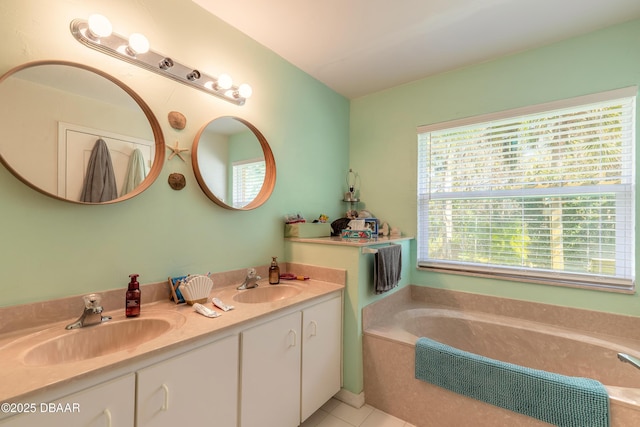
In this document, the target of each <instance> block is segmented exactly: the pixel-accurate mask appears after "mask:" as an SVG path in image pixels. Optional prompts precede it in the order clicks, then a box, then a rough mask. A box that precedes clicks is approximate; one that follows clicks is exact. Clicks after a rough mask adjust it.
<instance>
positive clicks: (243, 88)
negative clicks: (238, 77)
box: [238, 83, 253, 98]
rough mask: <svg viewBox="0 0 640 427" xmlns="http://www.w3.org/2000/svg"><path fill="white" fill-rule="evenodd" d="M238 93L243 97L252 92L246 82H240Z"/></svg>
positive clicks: (247, 96) (248, 95)
mask: <svg viewBox="0 0 640 427" xmlns="http://www.w3.org/2000/svg"><path fill="white" fill-rule="evenodd" d="M238 94H239V95H240V96H241V97H243V98H249V97H250V96H251V94H253V89H251V86H249V85H248V84H246V83H242V84H241V85H240V87H239V88H238Z"/></svg>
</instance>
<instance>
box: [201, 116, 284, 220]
mask: <svg viewBox="0 0 640 427" xmlns="http://www.w3.org/2000/svg"><path fill="white" fill-rule="evenodd" d="M191 159H192V164H193V171H194V174H195V176H196V180H197V181H198V184H199V185H200V188H201V189H202V191H203V192H204V193H205V194H206V196H207V197H208V198H209V199H211V200H212V201H213V202H214V203H216V204H217V205H219V206H221V207H223V208H225V209H231V210H251V209H255V208H257V207H259V206H261V205H262V204H264V203H265V202H266V201H267V200H268V199H269V196H271V193H272V192H273V188H274V186H275V182H276V163H275V159H274V157H273V153H272V152H271V147H270V146H269V143H268V142H267V139H266V138H265V137H264V135H263V134H262V133H261V132H260V131H259V130H258V129H257V128H256V127H255V126H254V125H252V124H251V123H249V122H248V121H246V120H244V119H241V118H238V117H232V116H225V117H219V118H217V119H214V120H212V121H210V122H209V123H207V124H205V125H204V126H203V127H202V128H201V129H200V130H199V131H198V133H197V135H196V137H195V140H194V142H193V147H192V150H191Z"/></svg>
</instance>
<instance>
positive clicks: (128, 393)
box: [0, 374, 136, 427]
mask: <svg viewBox="0 0 640 427" xmlns="http://www.w3.org/2000/svg"><path fill="white" fill-rule="evenodd" d="M135 385H136V384H135V376H134V374H129V375H126V376H124V377H120V378H116V379H114V380H111V381H107V382H105V383H102V384H99V385H96V386H94V387H91V388H88V389H86V390H83V391H80V392H78V393H74V394H71V395H69V396H66V397H63V398H61V399H58V400H56V401H55V402H51V403H44V402H42V403H41V402H33V401H31V402H30V403H31V404H32V405H35V407H33V408H34V409H35V412H33V413H25V414H22V415H17V416H15V417H11V418H8V419H5V420H3V421H0V426H2V427H35V426H47V427H121V426H122V427H133V416H134V415H133V414H134V403H135V392H134V390H135ZM23 403H24V402H23ZM30 409H31V408H30Z"/></svg>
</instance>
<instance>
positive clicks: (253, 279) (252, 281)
mask: <svg viewBox="0 0 640 427" xmlns="http://www.w3.org/2000/svg"><path fill="white" fill-rule="evenodd" d="M260 279H262V277H260V276H258V275H257V274H256V269H255V268H250V269H248V270H247V277H245V279H244V282H242V284H241V285H240V286H238V288H237V289H238V290H244V289H253V288H257V287H258V280H260Z"/></svg>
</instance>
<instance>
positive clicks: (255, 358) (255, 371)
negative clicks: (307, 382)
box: [240, 312, 301, 427]
mask: <svg viewBox="0 0 640 427" xmlns="http://www.w3.org/2000/svg"><path fill="white" fill-rule="evenodd" d="M300 322H301V313H300V312H296V313H292V314H289V315H287V316H284V317H281V318H278V319H275V320H272V321H270V322H267V323H264V324H262V325H259V326H256V327H254V328H251V329H248V330H246V331H244V332H243V333H242V391H241V394H242V399H241V405H240V406H241V415H240V425H241V426H242V427H267V426H269V427H276V426H277V427H296V426H298V425H299V424H300V340H301V337H300Z"/></svg>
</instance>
